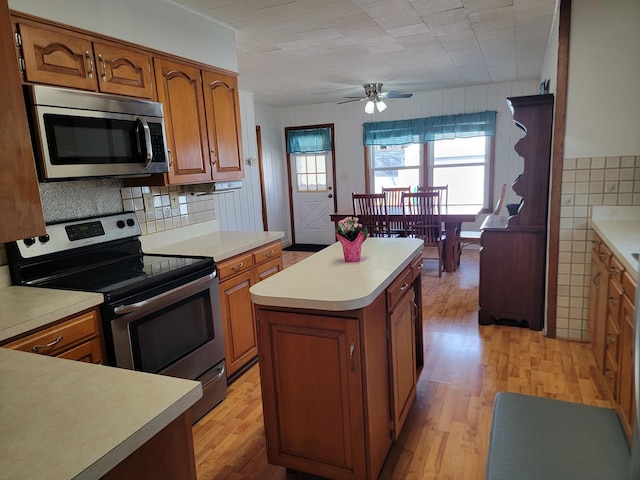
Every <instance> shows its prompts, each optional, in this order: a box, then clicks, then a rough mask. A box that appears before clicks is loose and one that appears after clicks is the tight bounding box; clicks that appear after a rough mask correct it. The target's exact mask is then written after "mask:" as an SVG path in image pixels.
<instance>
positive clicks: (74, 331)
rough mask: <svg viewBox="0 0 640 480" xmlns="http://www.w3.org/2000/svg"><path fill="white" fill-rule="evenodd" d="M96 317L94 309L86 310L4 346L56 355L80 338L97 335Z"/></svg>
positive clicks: (75, 343)
mask: <svg viewBox="0 0 640 480" xmlns="http://www.w3.org/2000/svg"><path fill="white" fill-rule="evenodd" d="M97 319H98V315H97V313H96V311H91V312H87V313H85V314H83V315H80V316H78V317H76V318H73V319H71V320H68V321H66V322H63V323H61V324H59V325H55V326H53V327H50V328H47V329H46V330H42V331H41V332H38V333H34V334H33V335H29V336H28V337H25V338H22V339H20V340H16V341H15V342H11V343H8V344H7V345H5V347H6V348H12V349H14V350H22V351H24V352H33V353H41V354H44V355H56V354H58V353H60V352H62V351H64V350H67V349H69V348H70V347H72V346H74V345H77V344H78V343H79V342H81V341H82V340H85V339H89V338H92V337H96V336H97V335H98V324H97Z"/></svg>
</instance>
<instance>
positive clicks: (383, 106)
mask: <svg viewBox="0 0 640 480" xmlns="http://www.w3.org/2000/svg"><path fill="white" fill-rule="evenodd" d="M376 107H378V111H379V112H384V111H385V110H386V109H387V104H386V103H384V102H383V101H382V100H377V101H376Z"/></svg>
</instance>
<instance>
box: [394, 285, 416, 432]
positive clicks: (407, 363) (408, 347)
mask: <svg viewBox="0 0 640 480" xmlns="http://www.w3.org/2000/svg"><path fill="white" fill-rule="evenodd" d="M414 295H415V290H413V289H411V290H408V291H407V293H405V294H404V296H403V297H402V298H401V299H400V301H399V302H398V303H397V305H396V308H395V310H394V311H393V312H392V313H391V314H390V315H389V349H390V352H389V358H390V360H391V386H392V400H393V405H392V411H393V425H394V428H393V436H394V440H397V439H398V437H399V436H400V431H401V430H402V426H403V425H404V422H405V420H406V418H407V415H408V413H409V409H410V408H411V404H412V403H413V399H414V398H415V396H416V352H415V345H416V344H415V325H414V323H413V322H414V314H413V301H414Z"/></svg>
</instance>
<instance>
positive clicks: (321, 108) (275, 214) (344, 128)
mask: <svg viewBox="0 0 640 480" xmlns="http://www.w3.org/2000/svg"><path fill="white" fill-rule="evenodd" d="M537 91H538V80H537V79H535V80H530V81H525V82H504V83H493V84H489V85H479V86H475V87H466V88H455V89H446V90H434V91H430V92H416V93H414V95H413V97H411V98H408V99H394V100H389V101H388V102H387V104H388V107H389V108H387V110H385V111H384V112H383V113H382V114H380V113H376V114H375V115H367V114H365V113H364V105H363V104H362V102H352V103H345V104H342V105H337V104H335V103H322V104H314V105H296V106H290V107H271V106H265V105H256V118H257V119H258V123H259V124H260V125H261V126H262V141H263V158H264V161H265V166H266V170H270V169H272V170H273V171H274V173H275V175H274V177H273V178H272V179H271V180H270V183H268V184H267V185H268V188H269V189H272V190H273V191H272V192H270V194H268V195H267V215H268V221H269V228H270V229H272V228H273V227H274V226H275V225H278V226H279V225H286V226H287V230H286V231H287V232H289V223H290V220H289V203H288V190H287V188H286V183H284V184H283V183H282V176H284V177H285V181H286V171H287V169H286V163H285V162H286V154H285V149H284V128H285V127H293V126H302V125H314V124H324V123H333V124H334V125H335V151H336V177H337V185H335V190H336V195H337V199H338V209H348V208H349V207H350V206H351V193H352V192H363V191H364V190H365V184H366V179H365V178H364V147H363V146H362V124H363V123H364V122H372V121H383V120H399V119H408V118H420V117H430V116H436V115H448V114H454V113H471V112H477V111H484V110H496V111H497V112H498V114H497V117H496V122H497V125H496V170H495V177H494V178H495V181H494V187H495V188H494V190H495V192H494V195H497V194H498V193H499V190H500V187H501V186H502V184H503V183H506V184H507V185H509V186H510V185H511V183H512V182H513V180H514V179H515V178H516V176H517V175H519V174H520V173H522V166H523V163H522V159H521V158H520V157H519V156H518V155H517V154H516V153H515V152H514V150H513V146H514V145H515V143H516V141H517V140H519V139H520V138H521V136H522V132H521V131H520V130H519V129H518V128H516V127H515V126H513V122H512V120H511V112H510V111H509V109H508V107H507V103H506V98H507V97H511V96H521V95H533V94H536V93H537ZM266 125H268V128H265V126H266ZM267 145H268V148H265V147H266V146H267ZM276 172H277V173H276ZM276 175H277V176H276ZM516 200H517V197H516V195H515V193H514V192H513V191H512V190H511V189H510V188H508V189H507V201H506V203H514V202H516ZM469 227H470V226H469ZM278 229H280V228H278ZM288 238H289V239H290V236H289V237H288Z"/></svg>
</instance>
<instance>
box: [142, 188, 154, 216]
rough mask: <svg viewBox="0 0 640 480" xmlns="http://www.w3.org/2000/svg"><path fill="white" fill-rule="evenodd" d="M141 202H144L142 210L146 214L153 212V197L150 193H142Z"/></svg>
mask: <svg viewBox="0 0 640 480" xmlns="http://www.w3.org/2000/svg"><path fill="white" fill-rule="evenodd" d="M142 200H143V201H144V209H145V210H146V211H147V212H153V195H151V194H150V193H143V194H142Z"/></svg>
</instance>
